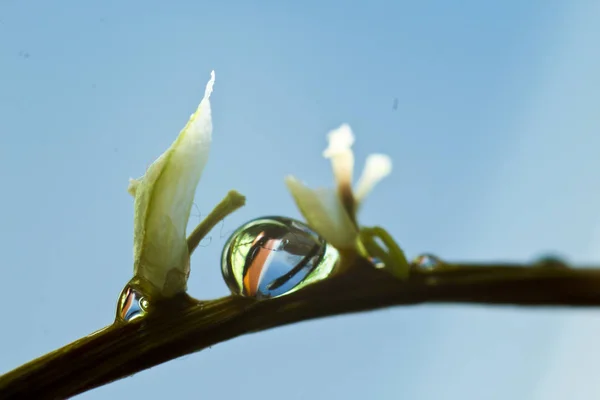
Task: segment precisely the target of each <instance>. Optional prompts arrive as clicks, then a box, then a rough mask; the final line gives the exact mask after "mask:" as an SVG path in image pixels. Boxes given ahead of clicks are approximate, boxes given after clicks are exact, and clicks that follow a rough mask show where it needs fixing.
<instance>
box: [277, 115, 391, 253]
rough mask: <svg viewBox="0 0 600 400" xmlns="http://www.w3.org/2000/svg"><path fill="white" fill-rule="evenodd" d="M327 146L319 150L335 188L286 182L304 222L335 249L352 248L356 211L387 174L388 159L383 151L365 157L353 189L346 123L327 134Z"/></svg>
mask: <svg viewBox="0 0 600 400" xmlns="http://www.w3.org/2000/svg"><path fill="white" fill-rule="evenodd" d="M328 140H329V146H328V147H327V149H325V151H324V152H323V156H324V157H325V158H329V159H330V160H331V165H332V168H333V174H334V177H335V180H336V184H337V185H336V186H337V187H336V188H335V189H334V188H320V189H316V190H313V189H310V188H309V187H307V186H306V185H304V184H303V183H302V182H300V181H299V180H297V179H296V178H294V177H293V176H288V177H286V180H285V182H286V184H287V187H288V189H289V190H290V192H291V193H292V196H293V197H294V200H295V201H296V204H297V206H298V208H299V209H300V212H301V213H302V215H303V216H304V218H305V219H306V221H307V222H308V224H309V225H310V226H311V227H312V228H313V229H314V230H315V231H316V232H317V233H319V234H320V235H321V236H322V237H323V238H324V239H325V240H326V241H328V242H329V243H331V244H332V245H333V246H335V247H336V248H337V249H339V250H342V251H343V250H351V251H355V250H356V248H357V245H358V237H359V226H358V223H357V220H356V212H357V210H358V208H359V207H360V204H361V203H362V202H363V201H364V199H365V197H366V195H367V194H368V193H369V192H370V191H371V190H372V189H373V187H374V186H375V185H376V184H377V182H379V181H380V180H381V179H382V178H384V177H385V176H387V175H389V174H390V172H391V170H392V162H391V160H390V158H389V157H388V156H385V155H383V154H372V155H370V156H368V157H367V160H366V164H365V168H364V170H363V173H362V176H361V177H360V179H359V180H358V183H357V185H356V187H355V188H354V190H353V189H352V175H353V170H354V154H353V152H352V148H351V147H352V144H353V143H354V136H353V134H352V130H351V129H350V126H348V125H346V124H343V125H341V126H340V127H339V128H337V129H335V130H333V131H331V132H330V133H329V135H328Z"/></svg>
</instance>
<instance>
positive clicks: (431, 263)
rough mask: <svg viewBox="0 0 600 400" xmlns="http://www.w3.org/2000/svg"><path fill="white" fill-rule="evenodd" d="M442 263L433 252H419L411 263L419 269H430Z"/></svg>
mask: <svg viewBox="0 0 600 400" xmlns="http://www.w3.org/2000/svg"><path fill="white" fill-rule="evenodd" d="M442 264H443V262H442V260H440V259H439V258H438V257H436V256H434V255H433V254H427V253H426V254H421V255H420V256H417V257H416V258H415V259H414V260H413V261H412V263H411V266H412V267H413V268H414V269H417V270H420V271H431V270H434V269H436V268H439V267H440V266H441V265H442Z"/></svg>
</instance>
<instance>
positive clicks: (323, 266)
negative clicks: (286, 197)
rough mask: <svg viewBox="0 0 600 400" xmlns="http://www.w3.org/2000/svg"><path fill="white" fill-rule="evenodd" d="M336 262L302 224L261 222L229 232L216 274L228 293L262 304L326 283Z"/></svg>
mask: <svg viewBox="0 0 600 400" xmlns="http://www.w3.org/2000/svg"><path fill="white" fill-rule="evenodd" d="M338 257H339V255H338V252H337V250H335V248H334V247H333V246H331V245H329V244H328V243H327V242H325V240H323V238H321V237H320V236H319V235H318V234H316V233H315V232H314V231H313V230H311V229H310V228H309V227H308V226H307V225H305V224H303V223H302V222H299V221H296V220H293V219H290V218H285V217H263V218H258V219H255V220H252V221H250V222H248V223H246V224H244V225H242V226H241V227H240V228H238V229H237V230H236V231H235V232H233V234H232V235H231V237H230V238H229V239H228V240H227V243H226V244H225V247H224V249H223V254H222V260H221V272H222V273H223V278H224V279H225V282H226V283H227V286H228V287H229V289H230V290H231V292H232V293H234V294H238V295H241V296H248V297H256V298H259V299H264V298H271V297H277V296H281V295H284V294H288V293H291V292H293V291H296V290H298V289H300V288H302V287H304V286H306V285H308V284H310V283H313V282H315V281H319V280H321V279H324V278H326V277H327V276H328V275H329V274H330V273H331V271H332V270H333V268H334V267H335V264H336V263H337V261H338Z"/></svg>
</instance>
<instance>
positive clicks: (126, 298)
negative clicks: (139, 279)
mask: <svg viewBox="0 0 600 400" xmlns="http://www.w3.org/2000/svg"><path fill="white" fill-rule="evenodd" d="M147 313H148V300H146V298H145V297H144V295H143V294H142V293H140V292H139V291H138V290H136V289H134V288H132V287H131V286H129V285H127V286H126V287H125V289H123V292H122V293H121V297H119V302H118V304H117V319H118V320H120V321H125V322H128V321H133V320H134V319H138V318H142V317H143V316H145V315H146V314H147Z"/></svg>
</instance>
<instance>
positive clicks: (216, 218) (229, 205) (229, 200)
mask: <svg viewBox="0 0 600 400" xmlns="http://www.w3.org/2000/svg"><path fill="white" fill-rule="evenodd" d="M244 204H246V198H245V197H244V196H243V195H241V194H240V193H238V192H236V191H235V190H231V191H230V192H229V193H227V195H226V196H225V198H224V199H223V200H221V202H220V203H219V204H217V206H216V207H215V208H214V209H213V210H212V211H211V212H210V214H208V215H207V216H206V218H204V219H203V220H202V222H200V224H198V226H197V227H196V229H194V231H193V232H192V233H191V234H190V235H189V236H188V238H187V243H188V249H189V252H190V254H192V253H193V252H194V250H195V249H196V247H198V244H200V241H201V240H202V239H204V237H205V236H206V235H208V233H209V232H210V231H211V230H212V229H213V228H214V227H215V226H216V225H217V224H218V223H219V222H221V221H222V220H223V219H225V217H226V216H228V215H229V214H231V213H233V212H234V211H236V210H237V209H239V208H241V207H243V206H244Z"/></svg>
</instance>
